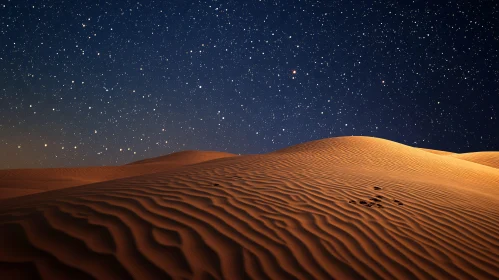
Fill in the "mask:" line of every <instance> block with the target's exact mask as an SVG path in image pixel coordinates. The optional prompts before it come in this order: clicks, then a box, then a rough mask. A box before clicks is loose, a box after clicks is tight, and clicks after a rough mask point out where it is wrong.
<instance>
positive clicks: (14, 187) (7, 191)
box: [0, 151, 235, 199]
mask: <svg viewBox="0 0 499 280" xmlns="http://www.w3.org/2000/svg"><path fill="white" fill-rule="evenodd" d="M230 156H235V155H234V154H229V153H223V152H212V151H183V152H178V153H172V154H169V155H166V156H162V157H157V158H152V159H147V160H143V161H138V162H134V163H132V164H130V165H124V166H104V167H102V166H101V167H82V168H45V169H10V170H0V199H4V198H10V197H16V196H21V195H27V194H33V193H39V192H44V191H48V190H56V189H61V188H67V187H74V186H80V185H85V184H90V183H96V182H102V181H109V180H113V179H119V178H126V177H133V176H138V175H144V174H151V173H156V172H161V171H166V170H170V169H172V168H178V167H180V166H184V165H189V164H195V163H200V162H203V161H207V160H213V159H217V158H225V157H230Z"/></svg>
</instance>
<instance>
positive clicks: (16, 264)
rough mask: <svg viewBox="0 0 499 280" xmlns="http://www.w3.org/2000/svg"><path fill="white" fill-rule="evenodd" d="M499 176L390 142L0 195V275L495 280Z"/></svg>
mask: <svg viewBox="0 0 499 280" xmlns="http://www.w3.org/2000/svg"><path fill="white" fill-rule="evenodd" d="M498 205H499V170H498V169H497V168H493V167H489V166H485V165H483V164H478V163H474V162H471V161H465V160H462V159H459V158H454V157H452V156H445V155H442V154H434V153H429V152H427V151H424V150H422V149H418V148H412V147H409V146H405V145H402V144H398V143H395V142H391V141H388V140H383V139H377V138H370V137H338V138H330V139H324V140H318V141H313V142H308V143H304V144H300V145H296V146H293V147H290V148H286V149H282V150H279V151H276V152H273V153H269V154H265V155H250V156H239V157H227V158H222V159H218V160H214V161H207V162H201V163H197V164H194V165H188V166H184V167H181V168H176V169H171V170H167V171H164V172H159V173H154V174H146V175H141V176H136V177H133V178H123V179H116V180H112V181H107V182H100V183H94V184H90V185H83V186H77V187H71V188H65V189H59V190H53V191H48V192H44V193H39V194H34V195H29V196H24V197H16V198H11V199H5V200H3V201H2V202H1V203H0V243H1V244H0V246H1V248H3V250H0V276H3V277H2V278H6V277H7V278H8V277H14V276H16V277H19V278H21V279H22V278H24V279H32V278H37V277H43V278H45V279H56V278H60V279H67V278H71V279H73V278H78V279H80V278H81V279H87V278H99V279H127V278H136V279H363V278H365V279H435V278H436V279H495V278H498V277H499V250H498V249H497V248H499V211H498V210H499V206H498Z"/></svg>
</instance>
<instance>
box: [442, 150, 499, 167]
mask: <svg viewBox="0 0 499 280" xmlns="http://www.w3.org/2000/svg"><path fill="white" fill-rule="evenodd" d="M452 156H453V157H455V158H458V159H463V160H467V161H471V162H475V163H479V164H482V165H487V166H490V167H494V168H499V152H476V153H465V154H454V155H452Z"/></svg>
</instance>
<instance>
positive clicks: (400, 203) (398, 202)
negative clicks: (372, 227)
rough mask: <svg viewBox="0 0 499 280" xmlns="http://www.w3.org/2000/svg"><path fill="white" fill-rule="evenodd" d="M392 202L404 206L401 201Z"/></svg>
mask: <svg viewBox="0 0 499 280" xmlns="http://www.w3.org/2000/svg"><path fill="white" fill-rule="evenodd" d="M393 202H395V203H397V204H398V205H404V203H402V202H401V201H399V200H396V199H394V200H393Z"/></svg>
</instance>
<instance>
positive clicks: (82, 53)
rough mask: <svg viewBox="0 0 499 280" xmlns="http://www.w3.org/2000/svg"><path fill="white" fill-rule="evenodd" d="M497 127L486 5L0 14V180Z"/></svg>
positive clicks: (15, 10)
mask: <svg viewBox="0 0 499 280" xmlns="http://www.w3.org/2000/svg"><path fill="white" fill-rule="evenodd" d="M352 2H354V3H352ZM399 2H403V3H399ZM498 118H499V1H495V0H490V1H478V0H477V1H471V0H469V1H452V0H451V1H334V0H326V1H307V0H301V1H298V0H274V1H267V0H251V1H250V0H240V1H209V0H208V1H195V2H190V1H184V0H181V1H180V0H175V1H121V0H120V1H115V0H111V1H60V0H41V1H23V0H19V1H14V0H10V1H8V0H4V1H2V4H0V169H4V168H28V167H58V166H89V165H116V164H125V163H128V162H131V161H136V160H140V159H143V158H148V157H155V156H160V155H164V154H168V153H171V152H176V151H181V150H189V149H195V150H217V151H227V152H232V153H236V154H248V153H266V152H270V151H274V150H276V149H280V148H283V147H287V146H290V145H294V144H298V143H301V142H306V141H310V140H315V139H321V138H326V137H336V136H344V135H366V136H375V137H381V138H385V139H389V140H393V141H397V142H400V143H404V144H408V145H411V146H418V147H428V148H434V149H442V150H449V151H453V152H470V151H479V150H499V120H498Z"/></svg>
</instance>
